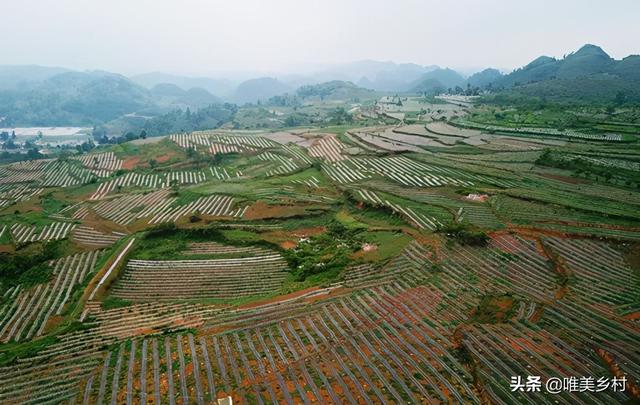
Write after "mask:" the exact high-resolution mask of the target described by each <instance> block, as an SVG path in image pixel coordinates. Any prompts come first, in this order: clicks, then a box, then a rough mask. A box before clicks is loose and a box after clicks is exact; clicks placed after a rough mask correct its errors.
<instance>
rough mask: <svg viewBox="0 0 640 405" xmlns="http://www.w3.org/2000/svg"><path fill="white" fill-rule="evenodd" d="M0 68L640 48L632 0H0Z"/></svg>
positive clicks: (257, 65) (250, 64)
mask: <svg viewBox="0 0 640 405" xmlns="http://www.w3.org/2000/svg"><path fill="white" fill-rule="evenodd" d="M0 15H2V16H3V18H2V23H1V24H0V64H40V65H49V66H63V67H69V68H75V69H104V70H110V71H116V72H122V73H126V74H132V73H142V72H148V71H165V72H172V73H183V74H215V73H216V72H222V71H234V70H242V71H260V72H286V71H294V70H296V69H301V68H302V67H309V66H318V65H328V64H335V63H342V62H350V61H356V60H362V59H375V60H393V61H396V62H415V63H419V64H423V65H430V64H438V65H440V66H450V67H454V68H476V67H489V66H493V67H499V68H513V67H518V66H521V65H523V64H525V63H527V62H529V61H530V60H531V59H533V58H535V57H537V56H539V55H542V54H546V55H550V56H560V57H561V56H562V55H563V54H565V53H568V52H570V51H572V50H575V49H577V48H578V47H579V46H581V45H582V44H584V43H594V44H597V45H600V46H602V47H603V48H604V49H605V50H606V51H607V52H608V53H609V54H610V55H612V56H613V57H615V58H621V57H623V56H626V55H628V54H630V53H635V54H638V53H640V41H639V40H638V39H639V38H640V24H639V23H638V20H639V17H640V1H639V0H457V1H447V2H445V1H433V0H395V1H391V0H318V1H313V0H227V1H220V0H180V1H177V0H175V1H173V0H105V1H99V0H55V1H53V0H0Z"/></svg>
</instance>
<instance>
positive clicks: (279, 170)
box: [256, 152, 302, 177]
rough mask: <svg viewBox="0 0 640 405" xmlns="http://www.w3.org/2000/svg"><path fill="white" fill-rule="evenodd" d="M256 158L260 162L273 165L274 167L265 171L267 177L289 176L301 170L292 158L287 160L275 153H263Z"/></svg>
mask: <svg viewBox="0 0 640 405" xmlns="http://www.w3.org/2000/svg"><path fill="white" fill-rule="evenodd" d="M256 157H257V158H258V159H260V160H262V161H265V162H271V163H272V164H273V166H274V167H273V168H269V169H268V170H267V171H266V176H267V177H270V176H275V175H279V174H289V173H292V172H295V171H296V170H299V169H301V168H302V166H299V165H298V164H297V163H296V162H295V160H293V159H292V158H287V157H284V156H282V155H279V154H277V153H272V152H263V153H261V154H259V155H258V156H256Z"/></svg>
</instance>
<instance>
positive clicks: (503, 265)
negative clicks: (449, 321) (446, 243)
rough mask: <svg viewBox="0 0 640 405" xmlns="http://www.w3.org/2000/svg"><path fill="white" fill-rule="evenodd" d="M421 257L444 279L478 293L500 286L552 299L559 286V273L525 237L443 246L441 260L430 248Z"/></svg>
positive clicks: (539, 298) (535, 298)
mask: <svg viewBox="0 0 640 405" xmlns="http://www.w3.org/2000/svg"><path fill="white" fill-rule="evenodd" d="M419 252H420V250H416V253H419ZM417 257H420V258H421V260H423V263H424V262H426V263H430V264H432V265H435V266H436V267H438V268H441V269H442V273H441V274H442V275H441V277H442V278H446V279H450V280H451V282H453V283H454V284H457V285H460V286H464V287H465V288H468V289H470V290H472V291H476V292H477V293H478V294H482V293H485V292H491V291H496V289H498V290H499V291H504V292H511V293H515V294H519V295H520V296H524V297H527V298H528V299H529V300H532V301H536V302H550V301H551V300H553V299H554V297H555V293H556V290H557V289H558V288H559V276H558V275H557V274H556V273H555V272H554V270H553V268H552V266H551V264H550V262H549V261H548V260H547V259H546V257H544V256H542V255H540V253H539V252H538V251H537V249H536V246H535V242H531V241H527V240H524V239H521V238H514V237H497V238H495V239H494V240H493V241H492V243H491V245H490V247H489V248H474V247H469V246H461V245H452V246H451V247H448V248H443V249H441V250H440V255H439V256H438V258H437V259H435V258H433V257H429V255H428V252H426V251H422V252H421V253H419V254H417Z"/></svg>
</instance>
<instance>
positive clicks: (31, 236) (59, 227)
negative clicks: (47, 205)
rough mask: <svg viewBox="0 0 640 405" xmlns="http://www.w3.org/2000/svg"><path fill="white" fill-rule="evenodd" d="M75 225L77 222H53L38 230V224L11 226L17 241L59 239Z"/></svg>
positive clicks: (65, 235) (64, 236)
mask: <svg viewBox="0 0 640 405" xmlns="http://www.w3.org/2000/svg"><path fill="white" fill-rule="evenodd" d="M75 227H76V224H74V223H71V222H52V223H51V224H49V225H45V226H43V227H42V228H41V229H40V230H39V231H38V226H36V225H23V224H18V223H16V224H13V225H12V226H11V234H12V236H13V239H14V240H15V241H16V243H26V242H36V241H48V240H58V239H64V238H66V237H67V234H69V232H71V231H72V230H73V229H74V228H75Z"/></svg>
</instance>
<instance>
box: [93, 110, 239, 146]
mask: <svg viewBox="0 0 640 405" xmlns="http://www.w3.org/2000/svg"><path fill="white" fill-rule="evenodd" d="M237 112H238V107H237V106H236V105H235V104H229V103H225V104H212V105H210V106H208V107H204V108H200V109H198V110H197V111H195V112H192V111H191V109H189V108H187V109H186V110H180V109H178V110H174V111H170V112H168V113H166V114H162V115H158V116H156V117H153V118H149V119H136V120H130V121H127V122H126V123H125V124H124V129H123V130H122V134H121V135H120V136H111V137H110V136H109V135H108V133H109V131H110V128H109V126H108V125H97V126H94V128H93V132H92V135H93V138H94V139H95V141H96V142H99V143H101V144H105V143H122V142H127V141H132V140H135V139H145V138H146V137H147V136H159V135H167V134H175V133H180V132H191V131H199V130H203V129H211V128H218V127H220V126H221V125H223V124H225V123H227V122H231V121H232V120H233V119H234V117H235V115H236V113H237Z"/></svg>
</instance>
